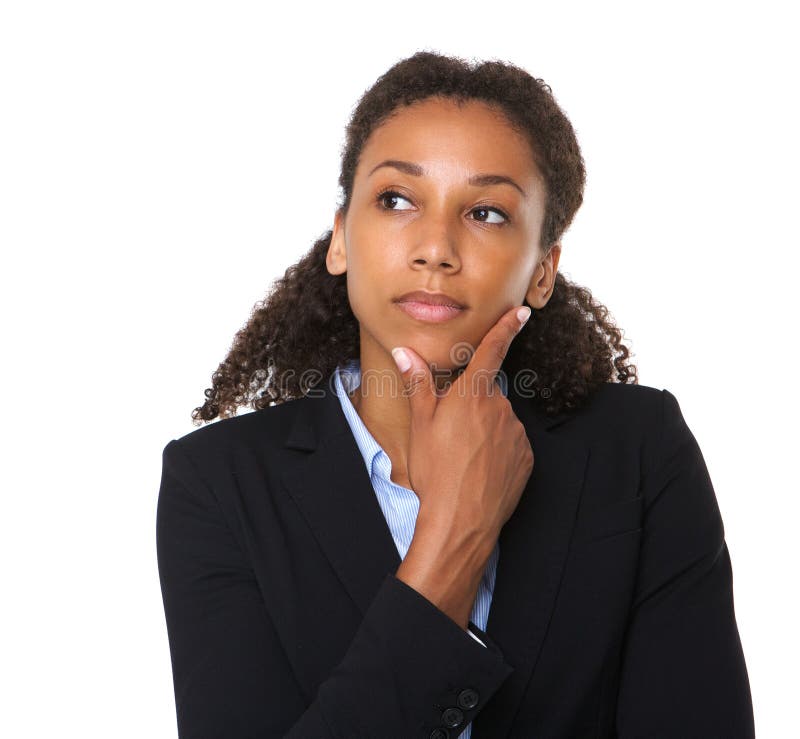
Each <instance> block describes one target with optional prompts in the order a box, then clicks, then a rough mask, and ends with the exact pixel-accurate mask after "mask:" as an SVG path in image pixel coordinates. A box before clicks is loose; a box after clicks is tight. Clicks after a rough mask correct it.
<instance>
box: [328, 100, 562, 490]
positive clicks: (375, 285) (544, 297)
mask: <svg viewBox="0 0 800 739" xmlns="http://www.w3.org/2000/svg"><path fill="white" fill-rule="evenodd" d="M387 159H391V160H402V161H406V162H412V163H414V164H417V165H419V166H420V167H422V169H423V171H424V172H425V174H423V175H420V176H415V175H412V174H409V173H407V172H403V171H400V170H399V169H397V168H395V167H390V166H385V167H380V168H378V169H377V170H376V171H374V172H372V170H373V168H374V167H376V166H377V165H378V164H380V163H381V162H384V161H385V160H387ZM477 173H490V174H500V175H505V176H507V177H510V178H511V179H513V180H514V182H516V183H517V184H518V185H519V186H520V187H521V188H522V190H523V191H524V193H525V194H523V193H521V192H519V191H518V190H517V189H516V188H515V187H513V186H511V185H509V184H505V183H502V184H484V185H480V186H475V185H470V184H468V182H467V180H468V179H469V178H470V177H471V176H472V175H474V174H477ZM387 189H390V190H392V191H394V192H395V193H397V195H391V194H389V195H386V194H384V195H382V196H380V194H381V193H382V192H383V191H385V190H387ZM379 196H380V197H379ZM544 207H545V184H544V180H543V178H542V176H541V173H540V172H539V170H538V168H537V166H536V164H535V162H534V159H533V155H532V152H531V150H530V146H529V145H528V143H527V141H526V140H525V139H524V138H522V137H521V136H520V135H519V134H518V133H517V132H516V131H514V129H513V128H512V127H511V126H510V125H509V123H508V121H507V120H506V119H505V118H504V116H503V115H502V114H501V113H500V112H498V111H497V110H495V109H493V108H491V107H490V106H488V105H487V104H485V103H483V102H480V101H469V102H467V103H465V104H464V105H463V106H459V105H458V104H457V103H455V102H454V101H451V100H445V99H438V98H431V99H428V100H425V101H423V102H420V103H415V104H413V105H412V106H408V107H404V108H401V109H400V110H399V111H397V112H396V114H395V115H394V116H392V117H391V118H390V119H389V120H387V121H386V122H385V123H383V124H382V125H381V126H380V127H378V128H377V129H375V130H374V131H373V133H372V134H371V136H370V137H369V139H368V140H367V142H366V144H365V146H364V148H363V150H362V154H361V158H360V160H359V163H358V166H357V168H356V173H355V180H354V185H353V192H352V196H351V202H350V206H349V208H348V211H347V213H346V214H344V213H342V212H341V211H339V212H337V213H336V215H335V220H334V227H333V233H332V237H331V244H330V247H329V249H328V253H327V256H326V266H327V269H328V271H329V272H330V274H333V275H339V274H343V273H345V272H347V273H348V274H347V287H348V297H349V300H350V305H351V307H352V310H353V313H354V315H355V317H356V319H357V320H358V322H359V325H360V339H361V352H360V354H361V356H360V360H361V371H362V382H361V385H360V387H359V388H357V389H356V390H355V391H354V392H353V393H352V394H351V396H350V397H351V400H352V402H353V406H354V408H355V409H356V412H357V413H358V414H359V416H360V418H361V420H362V421H363V422H364V425H365V426H366V427H367V429H368V430H369V432H370V433H371V434H372V435H373V437H374V438H375V440H376V441H377V442H378V443H379V444H380V445H381V447H382V448H383V449H384V451H385V452H386V454H387V455H388V456H389V459H390V460H391V463H392V474H391V479H392V481H393V482H395V483H396V484H398V485H403V486H405V487H407V488H411V485H410V483H409V480H408V474H407V469H408V465H407V459H408V447H409V427H410V422H411V408H410V402H409V399H408V397H407V396H405V395H403V393H402V389H403V382H402V377H401V375H400V372H399V370H398V369H397V365H396V364H395V361H394V358H393V357H392V354H391V350H392V348H394V347H397V346H406V347H410V348H411V349H413V350H414V351H415V352H417V353H418V354H419V355H420V356H421V357H422V358H423V359H424V360H425V361H426V362H427V363H428V366H429V367H430V369H431V372H432V373H433V375H434V378H435V379H436V385H437V388H440V389H441V390H445V389H446V387H447V386H448V383H449V382H452V381H453V380H454V379H455V375H453V374H452V373H453V372H454V371H458V370H460V369H461V368H463V367H464V366H465V365H466V364H467V363H468V362H469V360H470V358H471V357H472V354H473V353H474V351H475V349H476V348H477V346H478V345H479V344H480V342H481V340H482V339H483V337H484V336H485V335H486V333H487V332H488V331H489V329H490V328H491V327H492V326H493V325H494V324H495V323H496V322H497V321H498V319H500V317H501V316H503V315H504V314H505V313H506V311H508V310H509V309H510V308H512V307H513V306H515V305H516V306H520V305H522V302H523V299H525V300H527V302H528V304H529V305H530V306H531V307H532V308H533V309H534V310H536V309H538V308H542V307H544V306H545V305H546V304H547V301H548V300H549V297H550V295H551V293H552V289H553V285H554V283H555V279H556V273H557V270H558V262H559V258H560V255H561V245H560V244H558V243H557V244H554V245H553V246H552V248H551V249H550V250H549V252H548V253H547V255H546V256H545V255H544V254H543V251H542V249H541V248H540V246H539V244H538V238H539V233H540V229H541V225H542V220H543V218H544ZM491 208H498V209H499V210H500V211H502V213H505V214H506V216H507V219H506V217H504V216H503V215H501V213H498V212H495V211H494V210H491ZM411 290H427V291H429V292H443V293H446V294H448V295H450V296H452V297H453V298H455V299H456V300H458V301H459V302H460V303H462V304H464V305H466V306H467V308H466V309H465V310H464V311H462V312H461V313H460V314H459V315H458V316H456V317H455V318H453V319H451V320H449V321H446V322H444V323H440V324H431V323H423V322H420V321H417V320H415V319H413V318H411V317H410V316H408V315H407V314H405V313H404V312H403V311H401V310H400V309H399V308H398V307H397V305H395V304H394V302H393V301H394V300H395V299H396V298H398V297H399V296H400V295H402V294H403V293H406V292H409V291H411ZM534 320H535V319H534Z"/></svg>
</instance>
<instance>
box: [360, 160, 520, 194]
mask: <svg viewBox="0 0 800 739" xmlns="http://www.w3.org/2000/svg"><path fill="white" fill-rule="evenodd" d="M381 167H394V168H395V169H398V170H400V171H401V172H404V173H405V174H408V175H412V176H413V177H422V176H423V175H425V174H426V172H425V170H424V169H423V168H422V167H420V166H419V164H415V163H414V162H406V161H403V160H402V159H386V160H384V161H382V162H381V163H380V164H377V165H375V166H374V167H373V168H372V169H371V170H370V172H369V174H368V175H367V177H371V176H372V174H373V173H374V172H375V170H376V169H380V168H381ZM467 183H468V184H470V185H475V186H477V187H485V186H487V185H511V186H512V187H515V188H516V189H517V190H519V191H520V192H521V193H522V195H523V197H528V194H527V193H526V192H525V190H523V189H522V188H521V187H520V186H519V185H518V184H517V183H516V182H515V181H514V180H512V179H511V178H510V177H507V176H506V175H504V174H474V175H472V177H470V178H469V179H468V180H467Z"/></svg>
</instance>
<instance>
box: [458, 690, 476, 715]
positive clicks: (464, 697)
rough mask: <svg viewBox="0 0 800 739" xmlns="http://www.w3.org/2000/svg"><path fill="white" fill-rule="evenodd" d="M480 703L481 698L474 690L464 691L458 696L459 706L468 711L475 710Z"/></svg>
mask: <svg viewBox="0 0 800 739" xmlns="http://www.w3.org/2000/svg"><path fill="white" fill-rule="evenodd" d="M479 701H480V696H479V695H478V693H477V691H475V690H473V689H472V688H467V689H466V690H462V691H461V692H460V693H459V694H458V705H459V706H461V707H462V708H466V709H467V710H469V709H470V708H475V706H477V705H478V702H479Z"/></svg>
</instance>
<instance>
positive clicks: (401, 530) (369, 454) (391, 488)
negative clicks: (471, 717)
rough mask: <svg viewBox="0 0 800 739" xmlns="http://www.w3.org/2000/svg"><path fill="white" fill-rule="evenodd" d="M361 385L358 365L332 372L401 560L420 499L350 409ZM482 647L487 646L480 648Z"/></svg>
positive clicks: (490, 573) (481, 617)
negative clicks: (397, 478) (402, 481)
mask: <svg viewBox="0 0 800 739" xmlns="http://www.w3.org/2000/svg"><path fill="white" fill-rule="evenodd" d="M498 382H499V385H500V388H501V390H502V391H503V394H504V395H505V394H506V387H507V385H506V382H505V378H504V377H503V375H502V374H500V375H498ZM360 384H361V361H360V360H359V359H357V358H356V359H351V360H350V361H349V362H348V363H346V364H344V365H339V366H338V367H337V368H336V370H335V371H334V389H335V391H336V395H337V396H338V397H339V402H340V403H341V406H342V410H343V411H344V415H345V418H346V419H347V423H348V424H349V425H350V429H351V430H352V432H353V436H354V437H355V440H356V444H358V449H359V451H360V452H361V456H362V457H363V458H364V464H365V465H366V468H367V472H368V473H369V479H370V481H371V482H372V487H373V489H374V490H375V495H376V497H377V498H378V504H379V505H380V507H381V510H382V511H383V515H384V517H385V518H386V523H387V524H388V525H389V530H390V531H391V534H392V538H393V539H394V543H395V545H396V546H397V551H398V553H399V554H400V559H401V560H402V559H404V558H405V556H406V553H407V552H408V548H409V547H410V546H411V539H412V537H413V536H414V527H415V525H416V521H417V513H418V512H419V498H418V497H417V495H416V493H415V492H414V491H413V490H409V489H408V488H406V487H403V486H402V485H397V484H396V483H394V482H392V479H391V475H392V462H391V460H390V459H389V456H388V455H387V454H386V452H384V451H383V449H382V448H381V446H380V444H378V442H377V441H375V438H374V437H373V436H372V434H371V433H370V432H369V430H368V429H367V427H366V426H365V425H364V422H363V421H362V420H361V417H360V416H359V415H358V413H357V412H356V409H355V408H354V407H353V403H352V402H351V400H350V398H349V397H348V395H347V394H348V393H350V392H352V391H353V390H355V389H356V388H357V387H358V386H359V385H360ZM499 555H500V547H499V544H495V547H494V550H493V551H492V554H491V555H490V557H489V560H488V561H487V563H486V570H485V571H484V573H483V578H482V579H481V583H480V585H479V586H478V594H477V597H476V599H475V603H474V605H473V607H472V613H471V615H470V620H471V621H472V622H473V623H474V624H476V625H477V626H479V627H480V628H481V629H483V630H484V631H485V630H486V622H487V620H488V618H489V607H490V606H491V604H492V594H493V593H494V583H495V576H496V572H497V561H498V558H499ZM468 631H469V630H468ZM469 634H470V636H472V637H473V639H475V640H476V641H478V642H479V643H480V644H483V642H482V641H481V640H480V639H478V637H477V636H475V634H473V633H472V632H471V631H469ZM483 646H486V645H485V644H483ZM471 734H472V724H467V727H466V729H465V730H464V731H463V732H462V733H461V734H459V736H460V737H461V739H470V737H471Z"/></svg>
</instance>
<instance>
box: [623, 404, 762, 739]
mask: <svg viewBox="0 0 800 739" xmlns="http://www.w3.org/2000/svg"><path fill="white" fill-rule="evenodd" d="M662 401H663V413H662V423H661V430H660V431H659V432H657V433H659V434H660V441H659V442H658V444H657V446H656V448H655V450H654V457H653V459H654V464H653V465H651V469H646V470H645V473H646V479H645V483H644V496H645V513H644V524H643V526H644V531H643V538H642V548H641V554H640V561H639V571H638V575H637V584H636V591H635V595H634V599H633V603H632V607H631V617H630V621H629V625H628V629H627V633H626V640H625V646H624V651H623V663H622V673H621V678H620V690H619V697H618V703H617V731H618V734H617V736H618V737H620V739H629V738H630V739H633V737H641V736H648V737H677V736H680V737H687V738H689V737H725V739H740V738H741V739H750V738H751V737H753V736H754V735H755V734H754V727H753V707H752V703H751V697H750V685H749V681H748V677H747V669H746V666H745V660H744V655H743V652H742V645H741V642H740V639H739V632H738V629H737V626H736V619H735V615H734V604H733V576H732V571H731V561H730V556H729V553H728V547H727V544H726V542H725V538H724V529H723V525H722V518H721V516H720V511H719V508H718V505H717V500H716V496H715V494H714V489H713V487H712V484H711V480H710V478H709V475H708V471H707V468H706V464H705V461H704V459H703V456H702V453H701V451H700V448H699V446H698V444H697V441H696V440H695V437H694V435H693V434H692V432H691V431H690V430H689V428H688V426H687V425H686V422H685V421H684V419H683V415H682V414H681V410H680V406H679V405H678V401H677V400H676V398H675V396H674V395H672V394H671V393H670V392H669V391H667V390H662Z"/></svg>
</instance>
